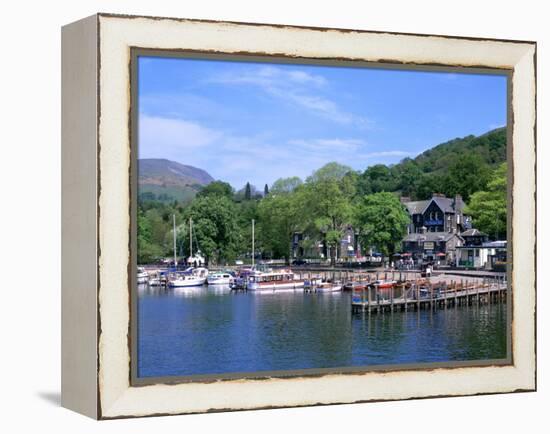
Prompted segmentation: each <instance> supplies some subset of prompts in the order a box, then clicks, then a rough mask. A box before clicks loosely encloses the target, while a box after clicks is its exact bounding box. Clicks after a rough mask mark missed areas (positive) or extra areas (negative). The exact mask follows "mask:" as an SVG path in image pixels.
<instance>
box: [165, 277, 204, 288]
mask: <svg viewBox="0 0 550 434" xmlns="http://www.w3.org/2000/svg"><path fill="white" fill-rule="evenodd" d="M205 282H206V278H197V279H177V280H172V281H170V282H169V283H168V286H169V287H170V288H187V287H190V286H202V285H204V283H205Z"/></svg>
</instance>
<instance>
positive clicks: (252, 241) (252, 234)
mask: <svg viewBox="0 0 550 434" xmlns="http://www.w3.org/2000/svg"><path fill="white" fill-rule="evenodd" d="M252 266H254V219H252Z"/></svg>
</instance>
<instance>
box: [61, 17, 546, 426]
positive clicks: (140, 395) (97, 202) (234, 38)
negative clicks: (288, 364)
mask: <svg viewBox="0 0 550 434" xmlns="http://www.w3.org/2000/svg"><path fill="white" fill-rule="evenodd" d="M132 48H142V49H154V50H168V51H169V50H174V51H182V52H189V53H197V52H200V53H210V54H213V53H218V54H225V55H231V54H238V55H243V56H247V55H250V56H283V57H287V58H291V59H313V60H317V61H339V60H340V61H342V60H343V61H348V62H349V61H356V62H369V63H372V64H379V65H394V66H395V65H402V66H403V65H406V66H414V67H420V68H431V67H448V68H457V67H458V68H484V69H500V70H508V71H510V77H511V92H512V93H511V106H510V110H511V114H512V118H511V120H512V121H511V122H510V124H509V125H508V127H509V128H510V132H509V134H510V136H509V137H510V139H511V143H510V145H511V147H510V149H511V152H510V154H509V155H510V156H511V159H512V164H510V167H511V168H510V171H511V172H510V173H511V178H510V179H511V180H512V181H511V197H512V199H513V200H512V212H511V229H512V230H511V234H512V235H511V237H510V239H511V243H512V245H513V255H512V258H511V267H510V268H511V270H510V272H509V273H510V279H509V282H510V284H511V287H512V289H513V290H512V291H511V300H510V305H511V311H512V318H513V320H512V333H511V334H512V348H511V352H512V358H511V363H510V364H507V365H499V366H455V367H440V368H437V369H430V370H426V369H417V370H399V369H396V370H391V371H385V370H382V371H377V370H374V371H365V372H353V373H326V374H323V375H315V376H308V375H303V376H295V377H290V378H277V377H272V378H269V379H242V378H238V379H225V380H223V381H221V380H220V381H197V382H185V383H177V384H162V383H158V384H148V385H133V384H132V382H131V372H130V369H131V351H130V348H131V339H132V336H131V335H132V333H131V327H130V316H131V300H130V286H131V285H130V282H131V279H130V273H129V270H130V264H131V257H130V255H131V247H130V245H131V240H130V235H129V234H130V228H131V200H130V197H131V171H130V167H131V164H130V162H131V150H130V142H131V127H130V125H131V122H130V121H131V119H130V105H131V91H130V89H131V73H130V62H131V50H132ZM62 55H63V62H62V73H63V78H62V120H63V124H62V146H63V151H62V152H63V155H62V166H63V167H62V168H63V176H62V188H63V207H62V218H63V234H62V235H63V240H62V267H63V270H62V285H63V288H62V405H63V406H65V407H67V408H70V409H72V410H75V411H77V412H79V413H82V414H85V415H87V416H90V417H92V418H96V419H112V418H121V417H139V416H150V415H168V414H184V413H204V412H210V411H225V410H244V409H258V408H276V407H289V406H307V405H318V404H335V403H352V402H369V401H380V400H397V399H410V398H425V397H438V396H461V395H475V394H488V393H507V392H516V391H532V390H535V389H536V341H535V312H536V280H535V259H536V258H535V245H536V213H535V211H536V203H535V192H536V177H535V175H536V143H535V131H536V107H535V103H536V76H535V70H536V68H535V62H536V44H535V43H534V42H529V41H505V40H490V39H476V38H459V37H450V36H432V35H411V34H396V33H380V32H368V31H353V30H341V29H320V28H306V27H291V26H276V25H264V24H261V25H260V24H242V23H228V22H213V21H198V20H185V19H174V18H154V17H133V16H117V15H109V14H97V15H94V16H92V17H89V18H86V19H83V20H81V21H78V22H75V23H72V24H69V25H67V26H65V27H64V28H63V34H62ZM519 180H520V181H519Z"/></svg>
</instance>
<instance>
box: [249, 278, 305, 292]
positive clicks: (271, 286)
mask: <svg viewBox="0 0 550 434" xmlns="http://www.w3.org/2000/svg"><path fill="white" fill-rule="evenodd" d="M246 289H247V290H249V291H277V290H290V289H304V282H303V281H300V280H296V281H291V282H285V283H262V284H260V283H256V282H248V284H247V288H246Z"/></svg>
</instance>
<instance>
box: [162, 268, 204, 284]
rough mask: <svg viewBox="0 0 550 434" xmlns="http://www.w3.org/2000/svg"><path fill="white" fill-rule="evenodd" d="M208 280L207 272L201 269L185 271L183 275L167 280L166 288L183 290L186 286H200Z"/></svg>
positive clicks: (179, 274)
mask: <svg viewBox="0 0 550 434" xmlns="http://www.w3.org/2000/svg"><path fill="white" fill-rule="evenodd" d="M207 278H208V270H207V269H206V268H203V267H199V268H193V269H187V270H186V271H185V272H183V273H176V275H175V276H174V277H173V278H171V279H169V281H168V286H170V287H171V288H184V287H188V286H202V285H204V283H205V282H206V279H207Z"/></svg>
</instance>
